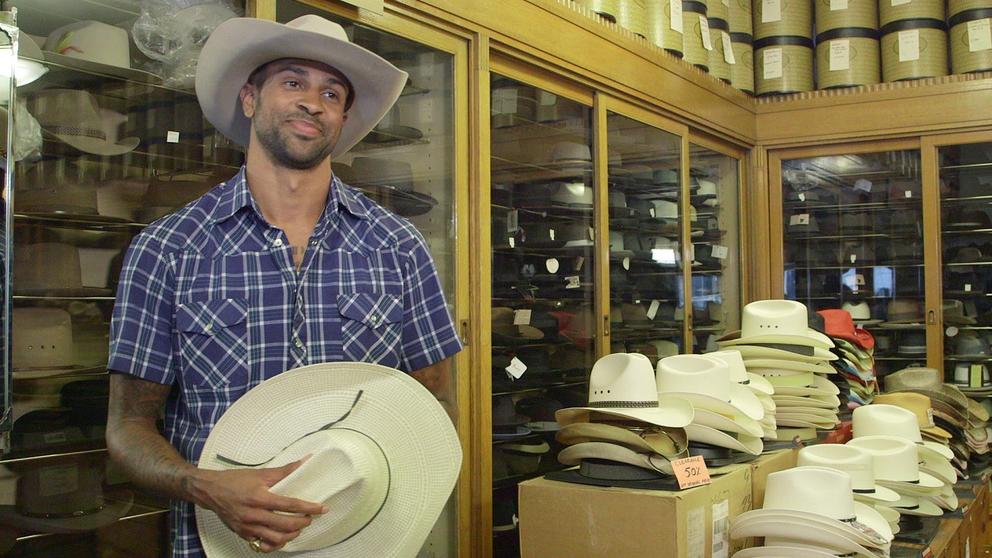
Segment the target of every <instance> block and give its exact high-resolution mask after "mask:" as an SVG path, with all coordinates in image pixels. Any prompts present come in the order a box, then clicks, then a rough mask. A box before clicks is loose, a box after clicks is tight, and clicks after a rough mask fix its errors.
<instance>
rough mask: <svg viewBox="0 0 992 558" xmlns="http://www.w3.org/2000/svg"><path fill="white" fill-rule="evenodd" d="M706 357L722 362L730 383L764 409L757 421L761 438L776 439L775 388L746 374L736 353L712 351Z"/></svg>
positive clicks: (748, 373) (759, 378)
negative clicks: (749, 393)
mask: <svg viewBox="0 0 992 558" xmlns="http://www.w3.org/2000/svg"><path fill="white" fill-rule="evenodd" d="M706 356H708V357H713V358H717V359H720V360H722V361H723V362H724V363H726V365H727V366H728V367H729V368H730V381H732V382H737V383H738V384H741V385H743V386H745V387H747V388H748V389H750V390H751V393H753V394H754V396H755V397H757V398H758V401H759V402H760V403H761V406H762V407H763V408H764V411H765V416H764V417H762V418H761V419H760V420H758V424H760V425H761V430H762V436H761V437H762V438H764V439H766V440H775V439H777V434H776V423H775V400H774V399H772V395H774V394H775V386H773V385H772V384H771V382H769V381H768V380H767V379H765V378H764V377H763V376H759V375H757V374H755V373H754V372H748V371H747V367H745V366H744V359H743V358H742V357H741V354H740V353H739V352H737V351H713V352H709V353H706Z"/></svg>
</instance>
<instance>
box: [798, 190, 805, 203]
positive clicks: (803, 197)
mask: <svg viewBox="0 0 992 558" xmlns="http://www.w3.org/2000/svg"><path fill="white" fill-rule="evenodd" d="M799 201H801V202H804V201H806V194H804V193H802V192H799Z"/></svg>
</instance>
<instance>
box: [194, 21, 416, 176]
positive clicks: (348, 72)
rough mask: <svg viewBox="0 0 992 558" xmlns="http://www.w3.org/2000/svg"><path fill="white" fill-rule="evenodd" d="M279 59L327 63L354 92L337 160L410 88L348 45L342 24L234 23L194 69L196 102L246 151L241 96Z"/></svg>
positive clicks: (402, 75)
mask: <svg viewBox="0 0 992 558" xmlns="http://www.w3.org/2000/svg"><path fill="white" fill-rule="evenodd" d="M280 58H299V59H304V60H313V61H317V62H323V63H325V64H327V65H329V66H332V67H334V68H336V69H337V70H338V71H340V72H341V73H342V74H343V75H344V76H345V77H347V78H348V81H350V82H351V86H352V91H351V95H352V99H353V101H352V105H351V108H349V109H348V119H347V120H346V121H345V123H344V125H343V127H342V128H341V136H340V137H339V138H338V142H337V145H336V146H335V147H334V150H333V151H332V152H331V157H334V158H336V157H338V156H340V155H342V154H343V153H345V152H347V151H348V150H349V149H351V148H352V147H353V146H354V145H355V144H356V143H358V142H359V141H361V139H362V138H363V137H365V135H366V134H368V133H369V132H370V131H371V130H372V128H374V127H375V125H376V124H378V123H379V121H380V120H382V117H383V116H385V115H386V112H388V111H389V109H390V107H392V106H393V103H395V102H396V99H398V98H399V96H400V92H401V91H403V86H404V85H405V84H406V80H407V73H406V72H404V71H402V70H400V69H399V68H397V67H396V66H393V65H392V64H390V63H389V62H388V61H386V60H385V59H384V58H382V57H380V56H378V55H377V54H374V53H372V52H371V51H369V50H367V49H365V48H362V47H360V46H358V45H356V44H354V43H352V42H350V41H349V40H348V36H347V34H345V31H344V28H343V27H341V26H340V25H339V24H337V23H334V22H331V21H328V20H326V19H324V18H322V17H319V16H315V15H305V16H301V17H298V18H296V19H294V20H292V21H290V22H288V23H285V24H283V23H276V22H274V21H265V20H262V19H255V18H248V17H239V18H232V19H229V20H227V21H225V22H224V23H221V24H220V25H218V26H217V28H216V29H215V30H214V32H213V33H212V34H211V35H210V38H209V39H207V42H206V44H205V45H203V50H202V51H201V52H200V59H199V62H198V64H197V67H196V96H197V99H199V101H200V107H201V108H202V109H203V115H204V116H206V117H207V120H209V121H210V123H211V124H213V125H214V127H215V128H217V130H219V131H220V132H221V133H222V134H224V135H225V136H227V137H228V138H230V139H231V140H232V141H234V142H235V143H238V144H240V145H245V146H247V145H248V139H249V137H250V132H251V121H250V120H249V119H248V118H247V117H246V116H245V115H244V112H242V110H241V100H240V99H239V92H240V91H241V87H242V86H244V84H245V82H247V81H248V77H249V76H250V75H251V74H252V72H254V71H255V69H257V68H258V67H259V66H262V65H263V64H266V63H268V62H271V61H273V60H278V59H280Z"/></svg>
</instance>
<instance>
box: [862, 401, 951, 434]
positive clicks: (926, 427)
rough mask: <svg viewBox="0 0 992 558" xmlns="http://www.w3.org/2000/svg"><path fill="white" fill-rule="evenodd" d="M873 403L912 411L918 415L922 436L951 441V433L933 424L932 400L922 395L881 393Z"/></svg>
mask: <svg viewBox="0 0 992 558" xmlns="http://www.w3.org/2000/svg"><path fill="white" fill-rule="evenodd" d="M873 403H878V404H881V405H894V406H896V407H902V408H903V409H906V410H907V411H911V412H912V413H913V414H914V415H916V420H917V424H919V426H920V434H930V435H931V436H932V437H936V438H940V439H943V440H950V439H951V433H950V432H948V431H946V430H944V429H943V428H941V427H939V426H937V425H935V424H934V422H933V407H932V406H931V403H930V398H929V397H927V396H926V395H923V394H922V393H913V392H910V391H907V392H900V393H880V394H878V395H876V396H875V400H874V401H873Z"/></svg>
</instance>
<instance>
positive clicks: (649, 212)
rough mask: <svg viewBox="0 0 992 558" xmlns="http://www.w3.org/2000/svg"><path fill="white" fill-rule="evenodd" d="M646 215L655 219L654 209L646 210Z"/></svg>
mask: <svg viewBox="0 0 992 558" xmlns="http://www.w3.org/2000/svg"><path fill="white" fill-rule="evenodd" d="M648 215H650V216H651V217H652V218H654V217H655V213H654V207H649V208H648Z"/></svg>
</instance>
